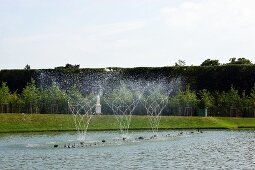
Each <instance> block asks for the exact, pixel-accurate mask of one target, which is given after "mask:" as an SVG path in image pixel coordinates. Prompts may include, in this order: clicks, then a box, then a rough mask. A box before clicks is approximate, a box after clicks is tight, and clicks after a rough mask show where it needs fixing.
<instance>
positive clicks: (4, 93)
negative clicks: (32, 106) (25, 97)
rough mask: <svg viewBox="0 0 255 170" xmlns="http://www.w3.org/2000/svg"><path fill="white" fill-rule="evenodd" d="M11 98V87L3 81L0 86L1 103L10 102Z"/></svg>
mask: <svg viewBox="0 0 255 170" xmlns="http://www.w3.org/2000/svg"><path fill="white" fill-rule="evenodd" d="M10 99H11V93H10V90H9V87H8V86H7V84H6V83H5V82H3V83H2V86H1V88H0V104H8V103H9V102H10Z"/></svg>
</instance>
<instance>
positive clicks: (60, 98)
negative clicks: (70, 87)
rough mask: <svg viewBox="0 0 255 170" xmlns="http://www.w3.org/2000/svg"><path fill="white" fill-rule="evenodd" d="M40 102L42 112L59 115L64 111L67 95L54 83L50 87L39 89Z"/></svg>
mask: <svg viewBox="0 0 255 170" xmlns="http://www.w3.org/2000/svg"><path fill="white" fill-rule="evenodd" d="M40 96H41V98H40V101H41V103H42V104H43V106H42V112H45V113H59V111H62V112H65V111H66V103H67V94H66V93H65V92H64V91H63V90H61V89H60V88H59V87H58V86H57V84H56V83H52V85H51V86H50V87H47V88H44V89H40Z"/></svg>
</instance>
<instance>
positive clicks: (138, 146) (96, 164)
mask: <svg viewBox="0 0 255 170" xmlns="http://www.w3.org/2000/svg"><path fill="white" fill-rule="evenodd" d="M151 136H152V134H151V133H150V132H137V131H136V132H131V133H130V135H129V136H128V138H127V139H126V140H123V139H122V138H121V135H120V134H119V133H118V132H113V131H112V132H89V133H88V134H87V140H86V142H85V143H84V144H83V143H80V141H79V140H77V135H76V134H75V133H36V134H31V133H28V134H1V135H0V169H43V170H45V169H253V168H254V167H255V132H253V131H204V132H203V133H198V132H195V131H194V133H191V131H183V132H182V133H181V131H162V132H159V133H158V136H157V138H153V139H150V137H151ZM139 137H140V139H139ZM141 137H143V138H144V139H141ZM102 140H105V142H102ZM54 145H57V146H55V148H54ZM69 146H70V147H71V148H68V147H69Z"/></svg>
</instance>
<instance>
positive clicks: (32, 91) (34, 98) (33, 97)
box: [22, 79, 40, 113]
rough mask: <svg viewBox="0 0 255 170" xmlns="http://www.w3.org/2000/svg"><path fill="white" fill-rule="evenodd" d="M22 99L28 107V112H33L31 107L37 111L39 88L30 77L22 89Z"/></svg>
mask: <svg viewBox="0 0 255 170" xmlns="http://www.w3.org/2000/svg"><path fill="white" fill-rule="evenodd" d="M22 99H23V100H24V102H25V105H26V106H27V108H29V111H28V112H30V113H33V111H34V110H33V108H34V109H35V112H36V113H37V112H38V101H39V99H40V94H39V89H38V88H37V87H36V85H35V81H34V80H33V79H32V80H31V82H30V83H28V84H27V85H26V87H25V88H24V89H23V91H22Z"/></svg>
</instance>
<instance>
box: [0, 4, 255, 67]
mask: <svg viewBox="0 0 255 170" xmlns="http://www.w3.org/2000/svg"><path fill="white" fill-rule="evenodd" d="M254 9H255V1H254V0H171V1H170V0H157V1H156V0H128V1H124V0H0V60H1V62H0V69H6V68H9V69H10V68H24V66H25V65H26V64H29V65H31V67H32V68H54V67H56V66H61V65H65V64H66V63H71V64H80V65H81V67H109V66H119V67H137V66H171V65H174V63H175V62H176V61H177V60H179V59H181V60H185V61H186V63H187V65H191V64H193V65H199V64H201V63H202V62H203V61H204V60H205V59H207V58H211V59H218V60H220V62H222V63H225V62H228V60H229V58H231V57H237V58H238V57H246V58H249V59H250V60H252V62H255V55H254V54H255V48H254V45H255V32H254V30H255V10H254Z"/></svg>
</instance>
